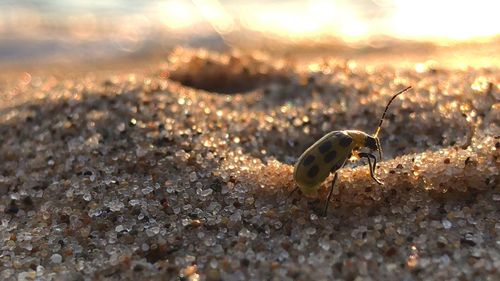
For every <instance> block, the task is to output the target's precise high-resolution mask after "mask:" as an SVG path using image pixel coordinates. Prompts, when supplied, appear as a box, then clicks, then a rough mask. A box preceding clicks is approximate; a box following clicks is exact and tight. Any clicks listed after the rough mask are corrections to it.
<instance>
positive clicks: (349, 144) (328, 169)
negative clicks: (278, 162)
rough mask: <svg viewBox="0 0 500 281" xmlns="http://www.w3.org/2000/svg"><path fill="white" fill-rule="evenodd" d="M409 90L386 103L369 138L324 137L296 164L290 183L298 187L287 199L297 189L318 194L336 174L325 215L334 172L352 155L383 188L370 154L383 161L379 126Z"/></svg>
mask: <svg viewBox="0 0 500 281" xmlns="http://www.w3.org/2000/svg"><path fill="white" fill-rule="evenodd" d="M410 88H411V86H409V87H407V88H405V89H403V90H401V91H399V92H398V93H397V94H395V95H394V96H393V97H392V98H391V99H390V100H389V102H388V103H387V106H386V107H385V110H384V113H383V114H382V118H380V122H379V124H378V127H377V129H376V130H375V133H374V134H373V135H369V134H367V133H365V132H362V131H358V130H343V131H333V132H330V133H328V134H326V135H325V136H323V137H322V138H321V139H319V140H318V141H317V142H315V143H314V144H313V145H311V146H310V147H309V148H308V149H306V151H304V153H302V155H301V156H300V157H299V160H298V161H297V163H296V164H295V167H294V171H293V179H294V180H295V183H296V185H297V186H296V187H295V188H294V190H293V191H292V193H290V195H291V194H293V193H294V192H295V191H296V190H297V189H300V191H302V193H304V194H306V195H311V194H314V193H316V192H317V190H318V189H319V187H320V185H321V183H322V182H323V181H324V180H325V179H326V178H327V177H328V175H329V174H330V173H335V175H334V176H333V181H332V185H331V186H330V190H329V192H328V197H327V200H326V203H325V207H324V209H323V215H326V212H327V209H328V203H329V202H330V197H331V196H332V192H333V186H334V185H335V181H336V180H337V176H338V172H337V171H338V170H339V169H340V168H342V167H344V165H345V164H346V162H347V159H349V158H351V156H353V155H354V156H355V157H356V158H358V159H359V158H366V159H367V160H368V166H369V169H370V176H371V177H372V179H373V180H374V181H375V182H376V183H378V184H379V185H383V183H382V182H381V181H380V180H379V179H377V177H376V176H375V168H376V165H377V158H376V157H375V155H373V154H372V153H371V152H373V151H378V153H379V161H380V160H382V148H381V146H380V140H379V138H378V134H379V132H380V128H381V126H382V122H383V121H384V117H385V114H386V112H387V109H388V108H389V105H390V104H391V103H392V101H393V100H394V99H395V98H396V97H397V96H399V95H400V94H402V93H404V92H406V91H408V90H409V89H410ZM362 148H368V149H369V150H370V153H367V152H360V149H362ZM372 160H373V162H372Z"/></svg>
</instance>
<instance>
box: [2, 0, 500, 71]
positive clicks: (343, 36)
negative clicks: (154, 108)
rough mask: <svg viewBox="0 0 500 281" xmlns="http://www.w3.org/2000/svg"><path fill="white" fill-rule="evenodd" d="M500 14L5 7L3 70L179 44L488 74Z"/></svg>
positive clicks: (386, 5) (123, 0)
mask: <svg viewBox="0 0 500 281" xmlns="http://www.w3.org/2000/svg"><path fill="white" fill-rule="evenodd" d="M499 11H500V1H491V0H473V1H464V0H462V1H460V0H458V1H457V0H437V1H436V0H421V1H412V0H330V1H328V0H271V1H265V3H264V2H262V1H244V0H162V1H160V0H152V1H138V0H120V1H118V0H24V1H20V0H0V66H8V67H13V66H22V65H39V64H75V63H86V64H89V63H96V62H100V63H102V62H105V61H113V60H117V59H118V60H124V59H127V60H137V59H139V58H140V59H141V60H142V61H144V59H155V58H158V57H161V56H165V55H166V54H167V53H168V52H169V51H170V50H171V49H172V48H173V47H175V46H179V45H181V46H188V47H195V48H207V49H212V50H218V51H225V50H230V49H242V50H248V51H255V50H258V51H264V52H267V53H271V54H276V55H279V56H283V57H286V56H292V57H294V58H297V59H299V60H300V59H308V58H315V57H318V56H337V57H344V58H348V59H351V58H354V59H361V60H363V59H365V60H367V61H375V62H376V61H382V62H386V61H387V60H388V59H389V60H390V61H393V62H395V63H409V64H411V63H415V62H418V61H427V60H438V61H439V62H440V63H445V64H449V65H450V66H459V67H467V66H487V67H489V66H498V65H499V58H498V57H499V56H498V54H499V53H500V36H499V35H500V20H499V16H498V13H499ZM396 55H397V56H396Z"/></svg>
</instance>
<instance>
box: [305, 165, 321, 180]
mask: <svg viewBox="0 0 500 281" xmlns="http://www.w3.org/2000/svg"><path fill="white" fill-rule="evenodd" d="M318 172H319V167H318V165H314V166H312V167H311V169H309V171H307V176H308V177H310V178H314V177H315V176H316V175H317V174H318Z"/></svg>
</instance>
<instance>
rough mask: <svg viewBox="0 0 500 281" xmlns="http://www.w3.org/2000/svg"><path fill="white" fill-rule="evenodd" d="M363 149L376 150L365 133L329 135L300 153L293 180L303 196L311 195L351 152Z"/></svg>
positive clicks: (342, 163)
mask: <svg viewBox="0 0 500 281" xmlns="http://www.w3.org/2000/svg"><path fill="white" fill-rule="evenodd" d="M362 147H368V148H370V149H372V150H377V149H378V148H377V145H376V141H375V139H374V138H373V137H371V136H370V135H368V134H367V133H365V132H362V131H357V130H346V131H333V132H330V133H328V134H326V135H325V136H323V137H322V138H321V139H319V140H318V141H317V142H315V143H314V144H313V145H311V146H310V147H309V148H308V149H307V150H306V151H304V153H302V155H301V156H300V157H299V160H298V161H297V163H296V164H295V167H294V171H293V179H294V180H295V183H296V184H297V186H298V187H299V188H300V190H301V191H302V192H303V193H304V194H306V195H310V194H314V193H315V192H316V191H317V190H318V189H319V186H320V185H321V183H322V182H323V181H324V180H325V179H326V178H327V177H328V175H329V174H330V173H335V172H336V171H337V170H338V169H340V168H342V166H343V165H344V163H345V161H346V160H347V159H348V158H350V157H351V155H352V153H356V152H357V151H358V150H359V149H360V148H362Z"/></svg>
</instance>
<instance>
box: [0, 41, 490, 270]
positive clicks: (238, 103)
mask: <svg viewBox="0 0 500 281" xmlns="http://www.w3.org/2000/svg"><path fill="white" fill-rule="evenodd" d="M13 73H14V72H13ZM0 81H1V84H0V99H1V103H0V160H1V164H0V196H1V199H0V210H1V211H2V213H1V214H0V217H1V225H0V238H1V240H0V241H1V242H0V243H1V244H0V245H1V251H0V279H2V280H34V279H37V280H123V279H126V280H131V279H136V280H145V279H153V280H198V279H200V280H292V279H293V280H333V279H339V280H450V279H451V280H498V279H499V278H500V270H499V268H500V212H499V210H500V184H499V181H500V178H499V168H500V159H499V149H500V90H499V85H500V72H499V70H498V68H495V67H491V68H460V69H459V68H446V67H443V66H440V65H438V64H436V63H435V62H427V63H421V64H417V65H414V67H411V68H407V67H400V66H397V64H391V63H388V64H386V66H373V65H370V66H366V65H365V64H363V63H360V62H357V61H355V60H354V61H353V60H345V59H335V58H331V59H330V58H325V59H323V60H321V61H318V62H317V63H316V64H311V65H308V66H297V65H295V64H293V63H290V61H286V60H283V61H282V60H276V59H272V58H269V57H267V56H264V55H253V56H250V55H244V54H237V53H235V54H223V55H221V54H213V53H208V52H205V51H191V50H184V49H177V50H176V51H174V52H172V54H171V55H170V57H169V58H168V59H165V61H160V62H155V63H154V64H151V65H150V66H137V67H136V68H134V69H131V68H127V67H126V64H125V65H124V67H123V68H119V69H115V70H111V71H96V70H93V71H89V72H85V71H81V72H71V73H70V72H67V73H65V72H61V71H59V72H44V71H43V70H40V69H39V71H38V73H35V72H30V73H23V72H22V71H21V72H16V73H15V74H11V75H9V73H4V75H3V76H2V77H1V78H0ZM408 85H411V86H413V89H412V90H411V91H410V92H408V93H405V94H404V95H403V96H401V97H399V98H398V99H397V100H396V101H395V102H394V104H393V105H392V107H391V109H390V112H389V113H388V116H387V120H386V122H385V124H384V127H383V129H382V131H381V135H380V137H381V142H382V147H383V151H384V161H383V162H381V163H380V165H379V168H378V170H377V174H378V176H379V178H380V179H381V180H382V181H383V182H384V183H385V184H384V185H383V186H379V185H377V184H376V183H375V182H373V181H372V180H371V178H370V176H369V171H368V168H367V166H366V163H363V161H354V162H352V163H349V164H348V165H347V167H346V168H344V169H342V170H341V172H340V175H339V181H338V184H337V186H336V188H335V190H334V196H333V199H332V202H331V203H330V204H331V205H330V209H329V212H328V214H327V216H326V217H322V216H320V215H319V210H320V209H321V207H322V206H323V203H324V200H325V197H326V190H327V187H328V186H329V184H330V183H331V180H332V177H329V178H328V179H327V180H326V181H325V183H324V184H323V186H322V189H321V190H320V192H319V194H318V195H317V197H316V198H306V197H304V196H302V195H301V194H300V193H297V194H294V195H292V196H290V197H288V195H289V193H290V191H291V190H292V189H293V188H294V183H293V178H292V171H293V164H294V163H295V161H296V160H297V158H298V157H299V156H300V154H301V153H302V151H304V150H305V149H306V148H307V147H308V146H310V145H311V144H313V143H314V142H315V140H317V139H319V138H320V137H321V136H322V135H324V134H325V133H327V132H329V131H332V130H341V129H359V130H363V131H366V132H369V133H372V132H373V130H374V129H375V126H376V125H377V122H378V118H379V116H380V115H381V113H382V111H383V109H384V107H385V104H386V102H387V100H388V99H389V98H390V97H391V96H392V94H394V93H395V92H396V91H398V90H400V89H402V88H403V87H405V86H408ZM340 189H342V193H340V192H339V190H340Z"/></svg>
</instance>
